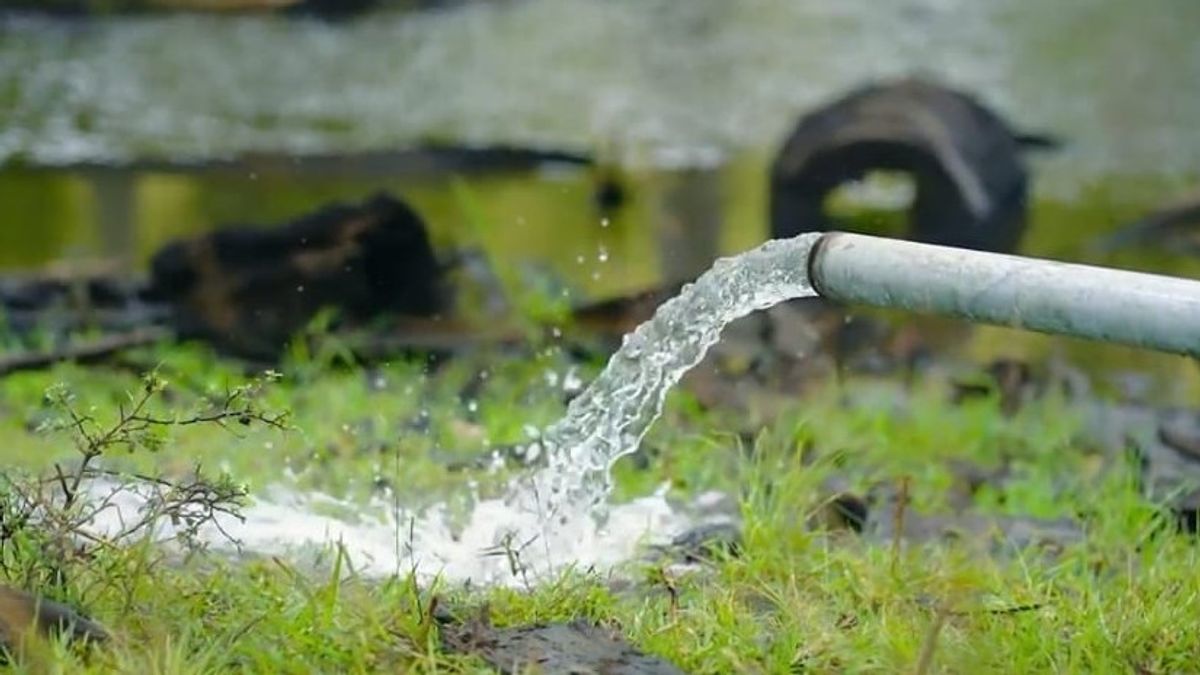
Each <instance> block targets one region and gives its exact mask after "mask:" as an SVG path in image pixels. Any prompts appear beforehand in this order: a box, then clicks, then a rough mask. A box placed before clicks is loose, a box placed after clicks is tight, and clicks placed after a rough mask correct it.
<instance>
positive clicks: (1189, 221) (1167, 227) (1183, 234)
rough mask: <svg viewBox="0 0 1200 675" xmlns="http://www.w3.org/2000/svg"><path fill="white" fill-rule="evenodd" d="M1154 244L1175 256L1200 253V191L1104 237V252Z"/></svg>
mask: <svg viewBox="0 0 1200 675" xmlns="http://www.w3.org/2000/svg"><path fill="white" fill-rule="evenodd" d="M1146 244H1155V245H1158V246H1160V247H1163V248H1167V249H1171V250H1173V251H1175V252H1178V253H1191V254H1195V253H1200V192H1195V193H1193V194H1191V195H1189V196H1188V197H1185V198H1183V199H1180V200H1178V201H1176V202H1174V203H1171V204H1168V205H1166V206H1164V207H1162V208H1160V209H1158V210H1155V211H1153V212H1151V213H1150V214H1148V215H1146V216H1145V217H1143V218H1141V219H1139V220H1136V221H1134V222H1133V223H1130V224H1129V225H1125V226H1123V227H1121V228H1119V229H1118V230H1117V231H1116V232H1114V233H1112V234H1110V235H1108V236H1105V237H1103V238H1102V239H1101V240H1100V241H1099V245H1098V246H1097V248H1098V249H1099V250H1100V251H1102V252H1105V253H1108V252H1111V251H1115V250H1117V249H1120V248H1124V247H1127V246H1143V245H1146Z"/></svg>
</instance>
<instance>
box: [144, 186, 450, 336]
mask: <svg viewBox="0 0 1200 675" xmlns="http://www.w3.org/2000/svg"><path fill="white" fill-rule="evenodd" d="M443 271H444V269H443V266H442V265H441V264H440V263H439V262H438V260H437V258H436V257H435V255H434V252H433V248H432V246H431V244H430V242H429V238H428V235H427V233H426V231H425V225H424V223H423V222H422V221H421V219H420V217H419V216H418V215H417V214H416V213H415V212H414V211H413V210H412V209H410V208H409V207H408V206H407V205H406V204H404V203H403V202H401V201H399V200H397V199H395V198H393V197H390V196H387V195H383V194H380V195H376V196H375V197H373V198H371V199H369V200H367V201H366V202H365V203H363V204H361V205H358V206H347V205H343V204H335V205H333V206H330V207H327V208H325V209H322V210H320V211H318V212H316V213H313V214H310V215H306V216H304V217H302V218H300V219H298V220H296V221H294V222H291V223H288V224H286V225H283V226H281V227H275V228H261V227H254V226H233V227H227V228H222V229H219V230H217V231H215V232H212V233H210V234H207V235H204V236H201V237H196V238H193V239H187V240H182V241H177V242H174V243H171V244H169V245H167V246H166V247H164V248H163V249H162V250H160V251H159V252H158V254H157V255H155V256H154V259H153V261H152V262H151V287H150V293H149V295H150V297H151V298H153V299H156V300H160V301H163V302H165V303H167V304H169V305H170V306H171V308H172V311H173V316H172V320H171V324H172V325H173V326H174V327H175V328H176V329H177V330H178V331H179V332H180V333H181V335H182V336H183V337H196V338H201V339H204V340H206V341H209V342H211V343H213V344H214V345H216V346H217V347H218V348H219V349H222V350H224V351H227V352H231V353H233V354H236V355H240V356H246V357H250V358H267V359H269V358H273V357H275V356H276V355H277V354H278V353H279V351H280V350H281V349H282V348H283V346H284V345H285V344H286V343H287V341H288V340H289V339H291V338H292V336H293V335H295V334H296V333H297V332H298V331H299V330H301V329H302V328H304V327H305V326H306V325H308V324H309V322H310V321H311V320H312V319H313V318H314V317H315V316H316V315H317V313H318V312H319V311H322V310H324V309H327V308H333V309H335V310H336V312H337V316H338V320H339V321H342V322H345V323H346V324H356V323H361V322H364V321H367V320H369V319H372V318H374V317H377V316H380V315H400V316H416V317H431V316H434V315H436V314H438V313H439V312H440V311H441V310H442V309H443V308H444V307H445V306H446V304H447V302H446V301H447V295H446V294H445V292H444V289H443V288H442V276H443Z"/></svg>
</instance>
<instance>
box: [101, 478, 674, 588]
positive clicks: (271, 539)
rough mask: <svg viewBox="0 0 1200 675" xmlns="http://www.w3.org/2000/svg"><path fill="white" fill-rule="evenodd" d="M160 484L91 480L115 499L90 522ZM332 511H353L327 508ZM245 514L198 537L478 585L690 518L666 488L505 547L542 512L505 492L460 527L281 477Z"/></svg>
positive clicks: (638, 540) (109, 527)
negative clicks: (324, 554) (547, 536)
mask: <svg viewBox="0 0 1200 675" xmlns="http://www.w3.org/2000/svg"><path fill="white" fill-rule="evenodd" d="M154 489H155V488H153V487H152V486H145V485H138V484H131V485H124V486H119V485H116V484H113V483H110V482H97V483H95V484H93V486H92V490H91V492H92V494H93V498H94V499H96V500H102V499H103V500H106V501H108V502H109V505H108V506H107V507H106V508H104V509H103V510H101V511H100V512H99V513H98V514H97V516H96V517H95V518H94V519H93V520H92V523H91V529H92V530H93V531H94V532H97V533H104V534H109V535H112V534H115V533H117V532H119V531H121V530H122V529H123V528H124V527H125V526H126V525H127V524H129V523H132V522H135V521H136V520H137V519H138V518H139V513H140V512H141V510H142V509H143V508H145V507H146V506H147V504H148V502H149V500H150V499H151V498H152V494H153V490H154ZM332 511H341V512H347V513H355V514H356V517H355V518H353V519H345V518H339V517H335V516H332V515H327V514H328V513H329V512H332ZM242 516H243V519H242V520H239V519H237V518H235V517H233V516H230V515H227V514H220V515H218V516H217V518H216V519H215V521H214V522H213V523H211V524H209V525H206V526H204V527H202V528H201V529H200V531H199V535H200V541H201V542H202V543H203V544H205V545H206V546H207V547H209V548H210V549H211V550H215V551H225V552H230V553H233V552H239V553H249V554H256V555H279V556H287V557H292V556H299V555H302V554H303V553H304V552H305V551H306V550H314V549H324V548H327V547H329V546H331V545H335V544H337V545H340V546H341V547H342V549H343V550H344V551H345V553H346V555H347V558H348V560H349V561H350V563H351V565H352V566H353V567H354V569H356V570H357V571H358V572H360V573H361V574H364V575H367V576H377V577H383V576H388V575H393V574H407V573H409V572H410V571H411V572H415V573H416V576H417V577H418V579H420V580H421V581H423V582H428V581H431V580H433V579H434V578H440V579H442V580H444V581H448V582H451V583H471V584H473V585H525V584H534V583H537V582H540V581H544V580H546V579H548V578H553V577H554V576H556V575H558V574H560V573H562V572H563V571H565V570H568V569H570V568H575V569H579V570H589V569H590V570H595V571H598V572H601V573H603V572H607V571H611V570H613V569H614V568H615V567H617V566H619V565H620V564H621V563H623V562H625V561H628V560H630V559H632V558H634V557H635V556H636V555H637V553H638V551H639V550H640V549H641V548H642V547H644V546H646V545H651V544H662V543H665V542H666V541H668V540H669V539H670V538H671V537H672V536H673V535H675V534H678V533H679V532H682V531H683V530H685V529H687V528H688V527H689V526H690V525H691V522H692V521H691V518H690V517H689V516H688V515H687V514H686V513H685V511H684V510H683V509H680V508H678V507H677V506H675V505H673V504H671V503H670V501H669V500H668V499H667V497H666V489H665V487H664V488H662V489H660V490H658V491H656V492H655V493H654V494H651V495H649V496H645V497H641V498H639V499H635V500H633V501H630V502H627V503H623V504H616V505H612V506H611V507H610V509H609V510H608V518H607V521H606V522H605V524H604V526H603V527H600V526H597V525H596V524H595V523H594V522H593V523H592V525H591V526H587V525H586V524H581V523H574V524H573V525H572V528H571V530H570V531H569V533H568V532H564V533H562V535H561V536H556V537H554V538H553V540H552V541H553V545H549V544H547V543H546V542H542V541H533V542H531V543H528V544H526V542H519V541H511V542H510V545H509V546H507V547H506V546H505V543H504V542H505V538H506V536H507V533H509V532H513V531H523V532H533V531H538V530H539V529H540V528H541V527H542V526H543V525H542V522H541V517H540V516H539V515H538V514H536V513H533V512H531V511H529V510H528V509H524V508H520V507H517V506H514V505H512V504H510V503H508V502H507V501H506V500H503V499H483V500H478V501H476V502H475V503H474V506H473V508H472V509H471V512H470V514H469V516H468V517H467V518H466V521H465V523H463V524H462V525H460V526H458V527H456V526H455V525H454V523H453V518H452V516H451V515H450V513H449V509H448V508H447V507H446V506H445V505H438V506H435V507H433V508H431V509H427V510H425V511H424V512H421V513H417V512H414V511H410V510H406V509H397V508H395V506H394V505H392V504H388V503H385V502H384V500H382V499H377V500H374V501H372V502H369V503H367V504H360V503H353V502H349V501H344V500H339V499H336V498H334V497H331V496H329V495H323V494H319V493H302V492H298V491H296V490H294V489H292V488H288V487H284V486H282V485H279V486H275V487H273V488H271V489H269V490H266V491H265V492H264V494H263V495H262V496H260V497H259V498H257V499H255V500H254V501H253V502H252V503H251V504H250V505H249V506H248V507H247V508H245V509H244V510H243V512H242ZM177 531H178V529H177V528H176V527H175V526H174V525H172V524H171V523H169V522H167V521H165V520H162V521H160V522H158V523H157V525H156V529H155V530H154V531H153V533H152V536H153V537H154V538H156V539H167V538H173V536H174V535H175V534H176V533H177ZM547 541H550V540H547ZM523 544H524V546H523ZM506 549H507V550H506ZM513 551H515V555H513V556H511V557H510V555H509V553H510V552H513Z"/></svg>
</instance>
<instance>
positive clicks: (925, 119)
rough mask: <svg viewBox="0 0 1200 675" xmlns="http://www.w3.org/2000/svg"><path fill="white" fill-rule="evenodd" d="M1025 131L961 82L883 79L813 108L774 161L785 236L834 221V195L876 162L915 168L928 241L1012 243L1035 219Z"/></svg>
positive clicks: (916, 229) (777, 233)
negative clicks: (830, 199)
mask: <svg viewBox="0 0 1200 675" xmlns="http://www.w3.org/2000/svg"><path fill="white" fill-rule="evenodd" d="M1022 147H1023V143H1022V137H1021V135H1019V134H1017V133H1015V132H1014V131H1012V130H1011V129H1010V128H1009V127H1008V125H1007V124H1005V122H1004V121H1003V120H1001V119H1000V118H999V117H998V116H997V115H996V114H995V113H993V112H992V111H990V110H988V109H987V108H985V107H984V106H983V105H982V104H981V103H979V102H978V101H976V100H975V99H974V98H972V97H970V96H968V95H967V94H964V93H962V92H959V91H955V90H952V89H948V88H946V87H943V86H941V85H938V84H935V83H932V82H926V81H922V80H919V79H902V80H898V81H891V82H882V83H873V84H870V85H867V86H864V87H861V88H859V89H856V90H854V91H852V92H850V93H849V94H847V95H845V96H843V97H842V98H839V99H837V100H834V101H832V102H831V103H829V104H828V105H825V106H823V107H821V108H820V109H818V110H816V111H814V112H812V113H810V114H808V115H805V116H804V117H803V118H801V120H800V121H799V123H798V124H797V126H796V128H795V130H794V131H793V132H792V135H791V136H790V137H789V138H788V139H787V141H786V142H785V143H784V145H783V147H782V148H781V149H780V151H779V154H778V155H777V156H776V158H775V161H774V163H773V165H772V168H771V232H772V235H773V236H774V237H776V238H780V237H791V236H794V235H797V234H800V233H802V232H815V231H823V230H829V229H832V228H831V226H830V223H829V221H828V218H827V216H826V213H825V208H824V201H825V198H826V196H827V195H828V194H829V193H830V192H832V191H833V190H834V189H835V188H836V187H838V186H839V185H841V184H843V183H846V182H849V181H854V180H859V179H861V178H863V177H864V176H866V175H867V173H868V172H871V171H874V170H899V171H905V172H908V173H909V174H911V175H912V177H913V179H914V182H915V184H916V195H915V198H914V202H913V205H912V217H911V223H912V232H911V233H910V236H911V237H912V238H913V239H916V240H918V241H923V242H928V243H934V244H943V245H948V246H958V247H963V248H971V249H981V250H988V251H1002V252H1010V251H1013V250H1014V249H1015V248H1016V245H1017V243H1018V241H1019V239H1020V237H1021V234H1022V232H1023V230H1024V227H1025V216H1026V207H1027V204H1026V192H1027V183H1028V178H1027V173H1026V169H1025V167H1024V165H1023V164H1022V161H1021V156H1020V153H1021V150H1022Z"/></svg>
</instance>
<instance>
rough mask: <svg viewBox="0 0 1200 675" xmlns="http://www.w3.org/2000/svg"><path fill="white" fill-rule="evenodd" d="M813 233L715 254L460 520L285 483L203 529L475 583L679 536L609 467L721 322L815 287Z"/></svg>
mask: <svg viewBox="0 0 1200 675" xmlns="http://www.w3.org/2000/svg"><path fill="white" fill-rule="evenodd" d="M818 237H819V235H817V234H811V235H802V236H799V237H796V238H793V239H786V240H776V241H771V242H767V243H766V244H763V245H762V246H760V247H758V248H756V249H754V250H751V251H748V252H746V253H743V254H741V255H738V256H734V257H731V258H725V259H721V260H718V261H717V262H716V263H715V264H714V265H713V266H712V269H710V270H709V271H707V272H705V273H704V274H703V275H701V276H700V277H699V278H698V279H697V280H696V281H695V282H694V283H692V284H689V285H688V286H686V287H684V289H683V290H682V291H681V292H680V294H679V295H678V296H676V297H675V298H672V299H671V300H669V301H667V302H666V303H664V304H663V305H662V306H661V307H659V308H658V310H657V312H656V313H655V315H654V317H653V318H652V319H650V320H649V321H647V322H646V323H644V324H642V325H641V326H639V327H638V328H637V329H636V330H634V331H633V332H632V333H630V334H629V335H627V336H626V337H625V340H624V343H623V344H622V346H621V348H620V349H619V350H618V351H617V352H616V353H615V354H614V355H613V357H612V358H611V359H610V360H609V362H608V365H607V366H606V367H605V368H604V370H603V372H601V374H600V375H599V376H598V377H597V378H596V379H595V380H594V381H593V382H592V383H591V385H590V386H589V387H588V388H587V389H586V390H585V391H584V392H583V393H582V394H581V395H580V396H578V397H577V398H575V399H574V400H573V401H572V402H571V403H570V405H569V407H568V409H567V413H566V415H565V416H564V417H563V418H562V419H561V420H560V421H559V422H557V423H556V424H554V425H552V426H550V427H549V428H547V429H546V430H545V431H544V432H543V433H542V434H541V438H540V439H539V441H537V442H536V443H535V444H534V445H532V446H531V449H533V450H537V451H538V452H540V453H543V454H542V459H543V461H544V466H542V467H541V468H540V469H538V470H536V471H533V472H532V473H530V474H529V475H526V476H523V477H521V478H519V479H517V480H515V481H514V482H513V483H512V484H511V485H510V486H509V488H508V491H507V494H506V495H505V496H504V497H503V498H500V499H480V500H476V501H475V503H474V504H473V507H472V510H471V513H470V514H469V516H468V517H467V518H466V521H465V523H463V524H461V525H458V526H456V525H455V519H454V518H453V517H452V515H451V513H450V510H449V509H448V508H446V507H445V506H438V507H435V508H432V509H429V510H426V511H425V512H423V513H419V514H417V513H410V512H408V511H404V510H400V509H395V508H391V509H389V508H388V507H387V505H385V504H384V503H383V502H382V500H381V501H380V502H378V503H375V504H367V505H349V506H351V507H352V508H353V509H354V511H355V512H358V513H359V514H360V517H359V519H358V522H355V523H350V522H347V521H345V520H339V519H336V518H331V517H328V516H322V515H319V514H320V511H322V510H323V509H322V508H321V507H322V506H325V507H328V506H330V505H333V506H338V507H345V506H348V505H346V504H344V503H341V502H337V501H336V500H332V499H331V498H328V497H322V496H319V495H307V496H303V495H297V494H295V493H294V492H292V493H289V492H280V491H278V490H277V491H275V492H274V493H268V494H267V496H266V498H265V499H261V500H259V501H258V502H256V503H255V504H254V505H252V506H251V507H250V508H248V509H247V510H246V511H245V513H244V515H245V521H244V522H238V521H236V520H234V519H232V518H227V519H223V520H222V521H221V522H219V523H217V524H216V525H214V527H212V528H210V530H208V531H206V532H205V533H203V534H204V535H205V536H206V538H207V539H208V540H209V542H210V543H211V544H213V545H217V546H220V545H222V544H224V543H225V540H224V539H222V537H221V531H222V530H223V531H225V532H228V533H230V534H232V535H233V536H234V537H236V538H237V539H239V540H240V541H241V543H242V545H243V546H244V547H245V549H248V550H250V551H253V552H256V553H279V552H282V551H287V550H292V551H294V550H295V548H297V547H298V546H303V545H304V544H306V543H308V544H321V543H325V542H330V541H338V542H340V543H341V544H342V545H343V546H344V547H345V548H346V550H347V551H348V553H349V554H350V556H351V558H352V560H354V561H355V562H356V563H357V566H358V568H359V569H360V570H363V571H365V572H367V573H376V574H394V573H404V572H408V571H411V570H415V571H416V572H417V573H418V575H419V576H420V577H423V578H426V579H427V578H430V577H432V576H435V575H437V576H440V577H442V578H443V579H448V580H453V581H468V580H469V581H471V582H473V583H476V584H512V583H529V582H531V581H536V580H538V579H544V578H547V577H551V576H553V575H555V574H557V573H559V572H561V571H562V570H564V569H565V568H567V567H570V566H576V567H579V568H588V567H592V568H605V567H612V566H614V565H616V564H618V563H620V562H622V561H624V560H627V559H628V558H629V557H630V556H631V555H633V554H634V552H635V551H636V549H637V546H638V544H639V543H640V542H642V541H644V540H645V537H646V535H647V534H649V535H650V536H651V537H653V536H654V535H657V536H659V537H662V536H663V535H669V534H674V533H676V532H678V531H679V530H680V529H682V528H683V527H685V526H686V525H687V524H688V523H689V522H690V518H689V514H688V513H685V512H681V511H680V510H679V509H678V508H677V507H676V506H675V505H673V504H671V503H670V502H669V501H668V500H667V498H666V491H665V488H664V489H660V490H659V491H658V492H656V493H655V494H653V495H651V496H648V497H644V498H642V499H638V500H634V501H633V502H630V503H627V504H621V505H615V506H610V505H609V504H608V496H609V493H610V491H611V476H610V469H611V468H612V465H613V464H614V463H615V462H616V461H617V460H619V459H620V458H621V457H623V456H625V455H628V454H630V453H632V452H633V451H634V450H636V449H637V447H638V445H639V444H640V442H641V440H642V438H643V437H644V436H645V434H646V432H647V431H648V430H649V428H650V426H651V424H653V423H654V421H655V420H656V419H658V417H659V415H660V414H661V413H662V407H663V403H664V401H665V399H666V396H667V392H668V391H670V389H671V387H673V386H674V385H675V384H676V383H678V382H679V379H680V378H681V377H683V375H684V373H686V372H687V371H688V369H690V368H691V367H693V366H695V365H696V364H697V363H699V362H700V361H701V359H703V358H704V355H705V353H706V352H707V351H708V350H709V348H710V347H712V346H713V345H714V344H715V343H716V342H717V341H718V340H719V339H720V335H721V330H722V329H723V328H724V327H725V326H726V325H728V324H729V323H730V322H732V321H734V320H735V319H738V318H740V317H743V316H745V315H747V314H750V313H751V312H754V311H756V310H760V309H765V308H767V307H770V306H772V305H775V304H778V303H780V302H783V301H785V300H789V299H792V298H798V297H804V296H810V295H813V294H814V293H813V290H812V286H811V285H810V283H809V280H808V270H807V268H808V256H809V252H810V251H811V249H812V246H813V244H815V243H816V240H817V238H818ZM113 501H114V504H115V508H114V509H112V510H111V512H109V513H107V514H106V515H103V516H102V517H101V519H100V520H99V521H98V522H97V523H96V525H97V527H98V528H99V529H111V528H115V527H118V526H119V524H120V523H121V522H122V517H125V519H126V520H128V517H129V515H130V514H132V513H133V512H134V511H136V509H138V508H141V505H142V504H144V503H145V497H144V495H143V496H139V495H138V494H137V492H136V491H127V492H126V493H124V494H123V495H122V498H121V499H119V500H113ZM324 510H327V509H324ZM218 526H219V527H218ZM161 527H169V526H168V525H166V524H161Z"/></svg>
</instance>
